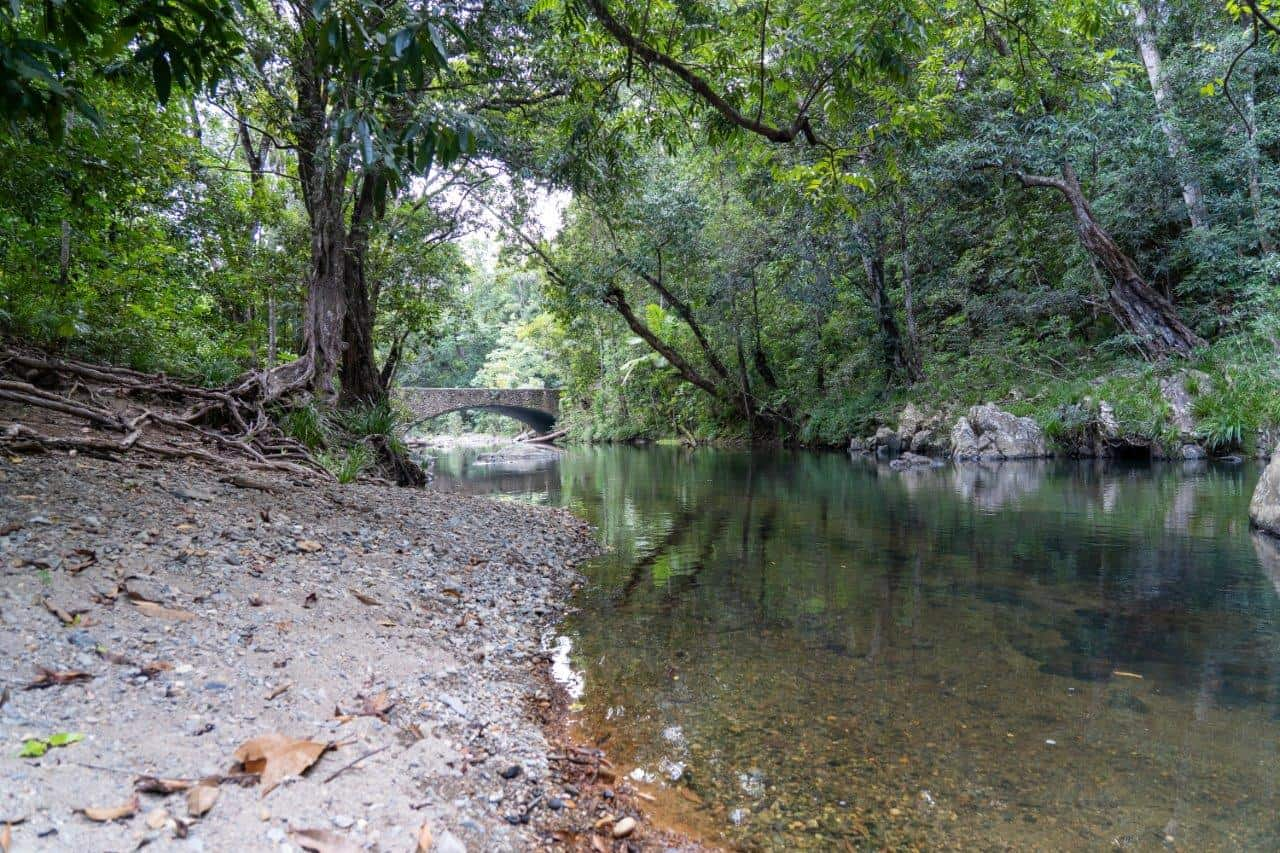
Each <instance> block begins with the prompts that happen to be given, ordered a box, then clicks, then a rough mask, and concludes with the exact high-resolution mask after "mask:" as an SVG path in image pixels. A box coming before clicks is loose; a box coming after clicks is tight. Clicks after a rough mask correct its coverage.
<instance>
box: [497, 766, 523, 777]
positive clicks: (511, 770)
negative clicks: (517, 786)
mask: <svg viewBox="0 0 1280 853" xmlns="http://www.w3.org/2000/svg"><path fill="white" fill-rule="evenodd" d="M501 775H502V778H503V779H514V778H516V777H517V776H519V775H520V765H519V764H512V765H511V766H510V767H507V768H506V769H504V770H503V771H502V774H501Z"/></svg>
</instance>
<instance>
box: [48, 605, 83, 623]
mask: <svg viewBox="0 0 1280 853" xmlns="http://www.w3.org/2000/svg"><path fill="white" fill-rule="evenodd" d="M44 609H45V610H48V611H49V612H50V613H52V614H53V615H54V616H57V617H58V620H59V621H60V622H62V624H63V625H74V624H75V621H76V617H75V616H74V615H72V614H71V612H70V611H68V610H64V609H62V608H61V607H59V606H58V605H57V604H55V603H54V602H53V599H51V598H46V599H45V600H44Z"/></svg>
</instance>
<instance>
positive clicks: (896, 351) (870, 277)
mask: <svg viewBox="0 0 1280 853" xmlns="http://www.w3.org/2000/svg"><path fill="white" fill-rule="evenodd" d="M855 236H856V239H857V242H858V247H859V249H860V251H861V254H862V269H863V271H864V272H865V273H866V275H867V298H868V299H869V300H870V302H871V310H872V312H873V313H874V314H875V318H876V328H877V330H878V333H879V336H880V345H881V349H882V353H883V356H882V358H883V361H884V371H885V379H886V380H887V381H889V382H892V381H893V379H894V377H895V376H903V377H906V379H907V382H908V383H913V382H917V381H919V380H920V379H922V378H924V377H923V376H921V375H920V370H919V368H918V367H917V366H916V365H914V364H912V363H911V359H910V358H908V357H907V355H906V353H905V352H903V347H902V333H901V332H900V331H899V330H898V320H897V318H896V317H895V316H894V313H893V301H892V300H891V299H890V298H889V288H888V287H887V286H886V284H885V278H884V248H883V246H882V245H881V243H880V241H879V239H878V238H873V237H872V236H871V235H870V234H869V233H868V231H867V230H864V229H863V228H862V226H857V227H856V228H855Z"/></svg>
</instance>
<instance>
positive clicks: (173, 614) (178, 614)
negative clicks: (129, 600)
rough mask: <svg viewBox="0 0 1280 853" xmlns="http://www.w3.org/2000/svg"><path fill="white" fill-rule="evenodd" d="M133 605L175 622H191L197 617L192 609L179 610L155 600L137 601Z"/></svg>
mask: <svg viewBox="0 0 1280 853" xmlns="http://www.w3.org/2000/svg"><path fill="white" fill-rule="evenodd" d="M133 606H134V607H136V608H138V609H139V610H140V611H142V612H143V613H144V614H146V615H147V616H153V617H155V618H156V619H168V620H170V621H173V622H190V621H191V620H192V619H195V618H196V615H195V614H194V613H192V612H191V611H190V610H179V609H178V608H176V607H163V606H161V605H159V604H156V603H155V602H154V601H137V600H135V601H134V602H133Z"/></svg>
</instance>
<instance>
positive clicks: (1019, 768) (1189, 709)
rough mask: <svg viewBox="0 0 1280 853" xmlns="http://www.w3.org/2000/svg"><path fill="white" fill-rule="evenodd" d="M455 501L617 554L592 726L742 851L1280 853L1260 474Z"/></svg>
mask: <svg viewBox="0 0 1280 853" xmlns="http://www.w3.org/2000/svg"><path fill="white" fill-rule="evenodd" d="M468 458H469V457H468V456H464V455H460V454H454V455H449V456H445V457H442V458H440V459H439V460H438V462H437V477H438V479H443V480H450V479H453V480H455V481H456V485H459V486H461V487H462V488H465V489H466V490H468V491H473V492H498V493H503V494H509V495H517V496H521V497H523V498H526V499H531V500H535V501H538V502H546V503H553V504H559V505H564V506H567V507H569V508H571V509H573V510H575V511H576V512H578V513H579V514H581V515H582V516H584V517H586V518H587V519H589V520H590V521H591V522H592V523H594V524H596V525H597V526H598V527H599V529H600V531H601V535H602V537H603V538H604V540H605V542H606V544H607V545H608V546H609V547H610V552H609V554H608V555H606V556H605V557H602V558H600V559H598V560H596V561H595V562H594V563H592V564H590V565H588V566H587V567H586V572H587V575H588V577H589V583H588V585H587V586H586V588H585V589H584V590H583V591H582V593H581V594H580V596H579V599H578V601H577V605H578V607H579V610H578V612H577V613H576V614H575V615H574V616H573V617H571V619H570V620H569V622H568V623H567V624H566V625H565V626H564V630H565V633H566V635H567V636H568V637H569V638H570V640H571V641H572V648H573V654H572V659H573V662H574V664H575V666H576V667H577V670H578V672H579V674H580V675H581V676H582V678H583V683H584V685H585V689H584V693H583V698H582V706H583V707H582V710H581V712H580V715H581V721H582V725H583V726H584V729H585V732H587V733H588V736H589V737H591V738H593V739H595V740H599V741H601V742H603V743H604V745H605V747H606V748H607V749H608V750H609V752H610V754H611V756H612V757H613V758H614V760H615V762H617V763H618V766H619V767H620V768H621V769H623V771H624V772H629V771H631V770H632V769H633V768H634V769H636V771H637V773H638V774H643V775H644V776H646V777H647V778H650V779H652V780H654V784H655V786H656V790H657V792H658V794H659V797H660V802H661V805H662V808H663V809H664V810H666V811H667V812H668V813H669V814H671V815H672V816H674V817H675V818H676V819H678V820H680V821H682V822H684V823H686V824H689V825H691V826H692V827H694V828H695V829H697V830H699V831H701V832H702V833H704V834H705V836H706V837H708V838H709V839H711V840H718V841H720V842H722V843H726V844H728V845H730V846H738V847H743V848H748V849H795V848H813V849H859V848H866V847H881V846H889V847H905V846H912V845H915V846H920V847H928V848H936V847H955V848H965V849H974V848H978V849H1044V850H1057V849H1064V848H1071V849H1101V848H1114V847H1117V846H1118V847H1122V848H1129V849H1152V850H1154V849H1162V848H1163V849H1167V848H1169V847H1176V848H1179V849H1187V850H1207V849H1276V848H1277V847H1280V598H1278V596H1277V589H1278V588H1280V548H1278V547H1276V545H1275V544H1274V543H1272V542H1271V541H1269V540H1265V539H1261V538H1258V537H1257V536H1256V535H1255V534H1251V533H1250V531H1249V529H1248V524H1247V516H1246V508H1247V504H1248V500H1249V495H1250V493H1251V492H1252V489H1253V485H1254V483H1255V482H1256V479H1257V475H1258V469H1257V468H1256V467H1255V466H1251V465H1246V466H1242V467H1241V466H1238V467H1218V466H1207V467H1206V466H1203V465H1202V466H1200V467H1183V466H1180V465H1157V466H1123V465H1095V464H1090V463H1049V464H1042V463H1007V464H1005V465H1003V466H987V467H984V466H979V465H965V466H948V467H945V468H940V469H930V470H925V471H912V472H904V473H897V472H892V471H890V470H888V469H887V468H882V467H881V468H878V467H876V466H875V465H874V464H869V463H865V462H863V461H862V460H850V459H848V458H847V457H844V456H841V455H837V454H830V455H827V454H812V453H801V452H796V453H791V452H769V453H746V452H729V451H711V450H699V451H692V452H690V451H683V450H676V449H668V448H656V449H634V448H579V449H572V450H570V451H568V452H567V453H565V454H564V455H563V456H562V457H560V458H559V459H558V460H555V461H549V462H542V463H539V464H526V465H524V466H522V467H521V469H520V470H518V471H513V470H510V469H505V468H501V467H497V468H495V467H492V466H477V465H474V464H471V463H470V462H469V461H468Z"/></svg>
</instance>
